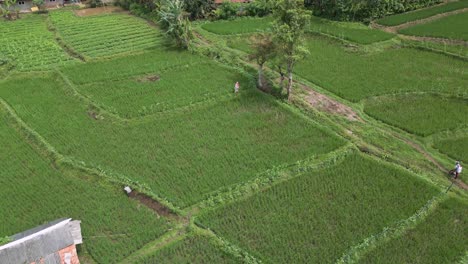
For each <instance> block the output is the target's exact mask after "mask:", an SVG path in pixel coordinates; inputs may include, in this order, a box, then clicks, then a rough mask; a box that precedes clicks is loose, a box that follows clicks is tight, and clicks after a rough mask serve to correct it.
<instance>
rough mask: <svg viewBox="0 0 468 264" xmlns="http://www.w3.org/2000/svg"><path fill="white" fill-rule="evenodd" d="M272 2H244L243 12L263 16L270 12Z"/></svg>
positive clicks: (267, 0) (265, 0)
mask: <svg viewBox="0 0 468 264" xmlns="http://www.w3.org/2000/svg"><path fill="white" fill-rule="evenodd" d="M272 6H273V4H272V2H271V1H270V0H255V1H253V2H250V3H248V4H246V6H245V13H246V15H248V16H259V17H263V16H266V15H269V14H271V12H272Z"/></svg>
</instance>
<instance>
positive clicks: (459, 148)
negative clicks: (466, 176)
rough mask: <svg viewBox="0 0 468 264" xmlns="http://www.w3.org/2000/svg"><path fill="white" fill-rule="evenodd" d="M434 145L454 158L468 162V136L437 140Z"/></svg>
mask: <svg viewBox="0 0 468 264" xmlns="http://www.w3.org/2000/svg"><path fill="white" fill-rule="evenodd" d="M434 146H435V147H436V148H437V149H438V150H440V151H441V152H443V153H445V154H447V155H449V156H450V157H452V158H455V159H457V160H461V161H463V162H464V163H468V153H467V151H466V150H467V149H468V137H463V138H456V139H447V140H441V141H436V142H435V144H434Z"/></svg>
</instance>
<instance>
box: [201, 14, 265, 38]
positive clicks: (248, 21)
mask: <svg viewBox="0 0 468 264" xmlns="http://www.w3.org/2000/svg"><path fill="white" fill-rule="evenodd" d="M271 22H273V17H271V16H269V17H262V18H250V17H246V18H238V19H235V20H227V21H223V20H218V21H215V22H211V23H206V24H203V25H202V28H203V29H204V30H206V31H209V32H212V33H215V34H218V35H233V34H245V33H254V32H259V31H266V30H268V29H270V27H271V25H270V23H271Z"/></svg>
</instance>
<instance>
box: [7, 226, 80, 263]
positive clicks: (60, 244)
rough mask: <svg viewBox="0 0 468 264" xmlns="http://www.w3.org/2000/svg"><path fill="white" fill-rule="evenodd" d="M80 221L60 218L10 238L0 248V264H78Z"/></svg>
mask: <svg viewBox="0 0 468 264" xmlns="http://www.w3.org/2000/svg"><path fill="white" fill-rule="evenodd" d="M80 223H81V222H80V221H78V220H72V219H71V218H68V219H67V218H62V219H57V220H55V221H52V222H49V223H47V224H45V225H41V226H38V227H35V228H32V229H29V230H27V231H24V232H22V233H19V234H16V235H13V236H11V237H10V238H11V240H12V241H11V242H9V243H8V244H5V245H3V246H0V263H8V264H25V263H26V264H42V263H47V264H79V263H80V261H79V259H78V254H77V252H76V245H77V244H81V243H83V241H82V237H81V227H80Z"/></svg>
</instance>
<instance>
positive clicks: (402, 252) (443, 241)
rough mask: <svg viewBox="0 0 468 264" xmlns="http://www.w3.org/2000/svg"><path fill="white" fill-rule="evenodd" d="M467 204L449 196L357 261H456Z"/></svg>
mask: <svg viewBox="0 0 468 264" xmlns="http://www.w3.org/2000/svg"><path fill="white" fill-rule="evenodd" d="M467 230H468V204H467V203H466V201H462V200H459V199H456V198H451V199H449V200H447V201H445V202H444V203H442V204H440V205H439V207H438V208H437V209H436V210H435V211H434V212H433V213H432V214H431V215H429V217H428V218H427V219H426V220H425V221H424V222H423V223H421V224H419V225H418V226H417V227H416V228H415V229H413V230H409V231H408V232H407V233H406V234H404V235H403V236H401V237H399V238H396V239H394V240H391V241H389V242H388V243H385V244H382V245H381V246H380V247H378V248H376V249H375V250H373V251H370V252H369V253H368V254H367V255H366V256H365V257H364V258H362V259H361V260H360V262H359V263H457V261H458V260H460V259H461V258H462V257H463V255H464V254H465V251H466V246H467V245H468V237H467V236H466V232H467Z"/></svg>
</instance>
